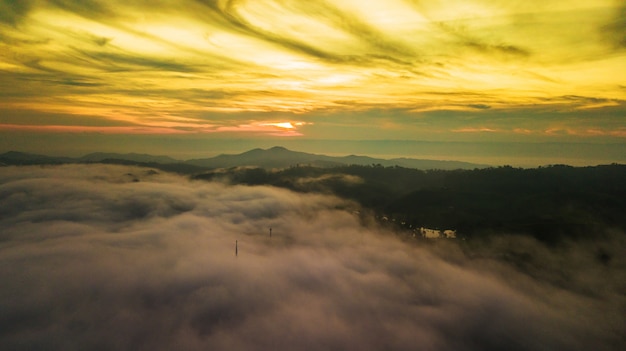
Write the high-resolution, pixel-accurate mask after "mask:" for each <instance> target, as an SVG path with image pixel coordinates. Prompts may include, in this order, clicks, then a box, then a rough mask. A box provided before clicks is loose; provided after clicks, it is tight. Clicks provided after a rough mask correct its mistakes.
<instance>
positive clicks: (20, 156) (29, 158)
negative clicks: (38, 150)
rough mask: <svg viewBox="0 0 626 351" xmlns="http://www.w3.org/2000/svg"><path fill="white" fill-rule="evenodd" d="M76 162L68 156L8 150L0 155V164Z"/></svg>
mask: <svg viewBox="0 0 626 351" xmlns="http://www.w3.org/2000/svg"><path fill="white" fill-rule="evenodd" d="M71 162H76V161H75V160H74V159H72V158H69V157H54V156H45V155H37V154H29V153H26V152H19V151H9V152H5V153H4V154H1V155H0V165H41V164H61V163H71Z"/></svg>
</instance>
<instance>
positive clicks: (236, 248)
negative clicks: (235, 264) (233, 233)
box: [235, 240, 239, 256]
mask: <svg viewBox="0 0 626 351" xmlns="http://www.w3.org/2000/svg"><path fill="white" fill-rule="evenodd" d="M238 251H239V250H238V247H237V240H235V256H237V253H238Z"/></svg>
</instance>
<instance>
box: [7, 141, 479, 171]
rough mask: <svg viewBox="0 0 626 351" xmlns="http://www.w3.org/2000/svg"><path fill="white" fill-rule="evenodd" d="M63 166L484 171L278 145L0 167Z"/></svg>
mask: <svg viewBox="0 0 626 351" xmlns="http://www.w3.org/2000/svg"><path fill="white" fill-rule="evenodd" d="M62 163H115V164H134V165H138V166H145V167H154V168H159V169H162V170H170V171H175V172H178V173H194V172H200V171H203V170H206V169H215V168H232V167H245V166H251V167H261V168H287V167H292V166H298V165H300V166H312V167H319V168H329V167H338V166H346V165H360V166H369V165H380V166H384V167H393V166H400V167H405V168H416V169H422V170H426V169H441V170H451V169H475V168H486V167H489V166H487V165H480V164H475V163H468V162H459V161H439V160H420V159H412V158H395V159H391V160H386V159H379V158H373V157H368V156H357V155H349V156H342V157H335V156H327V155H318V154H310V153H306V152H300V151H291V150H288V149H286V148H284V147H281V146H275V147H272V148H270V149H253V150H250V151H246V152H244V153H241V154H236V155H219V156H216V157H211V158H201V159H192V160H188V161H179V160H176V159H173V158H171V157H169V156H153V155H148V154H137V153H128V154H119V153H104V152H95V153H91V154H88V155H85V156H83V157H79V158H69V157H52V156H44V155H36V154H29V153H23V152H17V151H9V152H7V153H4V154H0V165H36V164H62Z"/></svg>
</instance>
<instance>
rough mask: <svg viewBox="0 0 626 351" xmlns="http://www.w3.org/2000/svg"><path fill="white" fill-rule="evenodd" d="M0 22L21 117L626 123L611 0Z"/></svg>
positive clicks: (97, 5) (30, 4) (617, 23)
mask: <svg viewBox="0 0 626 351" xmlns="http://www.w3.org/2000/svg"><path fill="white" fill-rule="evenodd" d="M0 9H1V11H0V52H2V54H0V78H2V80H3V81H4V82H8V84H3V85H2V86H0V104H2V105H4V106H12V107H13V108H15V109H37V110H40V111H54V112H58V111H65V113H68V114H78V113H84V112H85V110H86V109H89V110H90V111H91V114H93V115H94V116H96V117H97V118H111V119H113V120H115V118H116V117H113V116H114V115H116V116H133V117H128V118H130V119H129V121H131V122H132V123H137V124H142V125H147V126H150V127H155V128H157V127H159V126H157V125H152V124H151V123H152V122H150V120H151V118H152V116H155V115H156V116H160V118H168V116H172V117H173V119H175V118H178V117H182V116H181V114H183V113H188V114H191V115H195V114H198V113H200V112H201V111H214V112H219V113H228V114H229V115H228V116H226V117H220V119H223V118H226V119H233V118H236V119H238V121H237V123H235V124H236V125H250V124H252V123H254V120H250V119H246V113H247V112H251V111H256V112H279V111H280V112H287V113H292V114H294V115H298V114H309V115H311V116H313V114H312V113H318V115H320V114H323V113H325V112H336V111H343V112H349V111H372V110H381V109H382V110H389V111H391V110H394V109H403V110H406V111H414V112H415V113H418V114H419V113H423V112H427V111H447V110H457V111H472V110H487V109H490V110H497V111H502V112H503V113H504V112H507V111H509V110H511V109H520V108H526V109H529V111H530V113H529V116H527V117H526V118H527V120H532V119H533V117H532V116H530V115H532V111H534V110H535V109H537V110H544V109H552V110H558V111H575V110H579V109H597V110H599V111H600V110H603V109H606V108H613V107H619V108H621V109H622V111H623V101H624V99H625V96H624V91H623V89H621V88H619V87H620V84H623V81H625V80H626V77H625V76H624V73H623V72H625V70H624V69H623V62H624V55H626V54H625V53H624V51H623V50H622V49H623V45H621V44H620V43H621V42H623V40H622V38H621V37H620V33H621V32H620V29H621V28H622V27H623V25H622V24H623V19H622V18H623V17H624V16H621V15H622V14H623V11H624V7H623V6H619V4H616V3H615V2H614V1H609V0H602V1H600V2H598V1H585V0H580V1H576V2H574V3H571V4H570V3H568V4H567V5H564V4H563V3H552V2H542V1H529V2H525V3H524V4H519V3H511V2H507V1H483V0H475V1H471V2H467V1H462V2H459V1H433V2H428V3H426V2H422V1H408V0H407V1H401V0H394V1H372V2H368V3H367V4H362V3H358V2H354V1H350V0H344V1H333V2H331V1H325V0H314V1H264V2H252V1H212V0H211V1H209V0H206V1H200V0H198V1H191V0H185V1H179V2H176V3H174V2H168V1H160V2H156V3H154V2H148V1H133V2H123V1H107V2H103V1H96V0H90V1H47V2H44V1H19V2H15V1H8V0H3V1H1V2H0ZM622 32H623V31H622ZM86 96H89V98H86ZM29 103H30V104H31V105H30V106H27V105H28V104H29ZM87 105H88V106H87ZM113 106H114V107H113ZM47 109H50V110H47ZM181 111H182V112H181ZM598 113H599V116H601V113H602V112H601V111H600V112H598ZM123 118H127V117H123ZM312 118H313V117H312ZM289 119H296V118H289ZM596 121H597V125H596V126H593V127H598V128H602V127H603V123H605V121H604V120H603V119H602V117H600V118H599V119H597V120H596ZM0 122H2V119H1V117H0ZM318 122H321V123H322V124H323V122H324V120H323V119H322V120H318ZM211 123H214V124H220V123H219V121H212V122H211ZM510 123H516V121H512V122H510ZM235 124H232V123H231V127H232V126H233V125H235ZM444 124H445V122H444ZM320 125H321V124H319V123H318V126H320ZM409 125H411V123H410V122H409V123H407V126H409ZM77 127H80V126H77ZM197 127H198V128H199V129H202V128H203V127H202V126H200V125H199V126H197ZM515 127H518V128H525V126H521V125H518V126H508V129H513V128H515ZM442 128H444V127H443V126H442V127H441V128H440V129H442ZM446 128H447V126H446ZM460 128H461V127H459V126H457V127H456V128H455V129H460ZM155 131H156V129H155Z"/></svg>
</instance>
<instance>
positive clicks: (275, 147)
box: [267, 146, 289, 151]
mask: <svg viewBox="0 0 626 351" xmlns="http://www.w3.org/2000/svg"><path fill="white" fill-rule="evenodd" d="M267 151H289V150H288V149H287V148H285V147H282V146H274V147H271V148H269V149H267Z"/></svg>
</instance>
